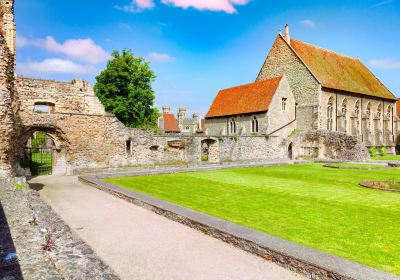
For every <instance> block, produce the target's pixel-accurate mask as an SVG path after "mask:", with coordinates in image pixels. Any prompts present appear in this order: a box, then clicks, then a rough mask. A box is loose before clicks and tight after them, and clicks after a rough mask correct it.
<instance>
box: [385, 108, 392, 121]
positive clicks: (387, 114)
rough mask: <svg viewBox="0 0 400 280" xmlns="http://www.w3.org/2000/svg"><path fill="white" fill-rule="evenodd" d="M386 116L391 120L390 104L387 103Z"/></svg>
mask: <svg viewBox="0 0 400 280" xmlns="http://www.w3.org/2000/svg"><path fill="white" fill-rule="evenodd" d="M386 117H387V118H388V119H389V120H391V119H392V106H391V105H389V106H388V107H387V110H386Z"/></svg>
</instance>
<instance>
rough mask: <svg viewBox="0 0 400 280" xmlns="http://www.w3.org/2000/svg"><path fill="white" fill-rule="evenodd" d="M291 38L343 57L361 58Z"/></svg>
mask: <svg viewBox="0 0 400 280" xmlns="http://www.w3.org/2000/svg"><path fill="white" fill-rule="evenodd" d="M290 40H293V41H297V42H299V43H301V44H304V45H308V46H311V47H313V48H316V49H320V50H323V51H326V52H329V53H333V54H336V55H339V56H342V57H346V58H350V59H352V60H359V58H357V57H352V56H349V55H346V54H342V53H339V52H335V51H332V50H329V49H327V48H323V47H320V46H316V45H313V44H310V43H307V42H303V41H300V40H297V39H290Z"/></svg>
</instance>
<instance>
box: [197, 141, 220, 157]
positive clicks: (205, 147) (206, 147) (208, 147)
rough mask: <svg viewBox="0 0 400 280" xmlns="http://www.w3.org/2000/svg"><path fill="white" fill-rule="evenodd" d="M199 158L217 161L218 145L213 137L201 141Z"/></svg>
mask: <svg viewBox="0 0 400 280" xmlns="http://www.w3.org/2000/svg"><path fill="white" fill-rule="evenodd" d="M201 160H202V161H207V162H219V145H218V141H217V140H215V139H211V138H210V139H204V140H202V141H201Z"/></svg>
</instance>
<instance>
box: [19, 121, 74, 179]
mask: <svg viewBox="0 0 400 280" xmlns="http://www.w3.org/2000/svg"><path fill="white" fill-rule="evenodd" d="M18 140H19V141H18V143H17V145H18V146H17V147H18V158H19V165H20V167H21V168H22V169H21V170H20V171H19V172H20V173H22V172H23V174H19V175H25V176H27V175H32V176H38V175H65V174H67V147H68V146H69V142H68V141H67V139H66V137H65V135H64V133H62V131H61V130H60V129H58V128H56V127H50V126H48V127H43V126H30V127H25V129H23V131H22V133H21V134H20V136H19V139H18Z"/></svg>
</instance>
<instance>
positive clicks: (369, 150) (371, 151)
mask: <svg viewBox="0 0 400 280" xmlns="http://www.w3.org/2000/svg"><path fill="white" fill-rule="evenodd" d="M368 153H369V155H370V156H371V157H376V148H375V147H370V148H368Z"/></svg>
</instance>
